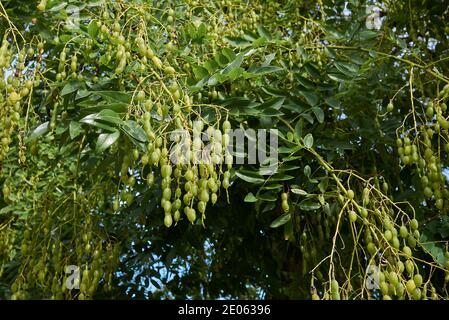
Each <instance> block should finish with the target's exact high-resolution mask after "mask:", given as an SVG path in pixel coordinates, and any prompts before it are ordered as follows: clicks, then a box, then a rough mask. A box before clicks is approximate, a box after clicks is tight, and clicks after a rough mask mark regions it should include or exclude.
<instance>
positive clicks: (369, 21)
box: [365, 6, 382, 30]
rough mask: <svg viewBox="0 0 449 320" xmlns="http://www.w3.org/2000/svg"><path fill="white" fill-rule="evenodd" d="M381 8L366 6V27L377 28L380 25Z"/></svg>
mask: <svg viewBox="0 0 449 320" xmlns="http://www.w3.org/2000/svg"><path fill="white" fill-rule="evenodd" d="M381 11H382V10H381V8H380V7H378V6H367V7H366V14H367V15H368V16H367V17H366V22H365V25H366V28H367V29H370V30H371V29H375V30H379V29H380V28H381V27H382V18H381V17H380V13H381Z"/></svg>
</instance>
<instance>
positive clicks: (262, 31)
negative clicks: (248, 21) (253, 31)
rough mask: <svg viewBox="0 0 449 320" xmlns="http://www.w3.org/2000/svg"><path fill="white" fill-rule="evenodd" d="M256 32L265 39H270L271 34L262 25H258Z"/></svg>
mask: <svg viewBox="0 0 449 320" xmlns="http://www.w3.org/2000/svg"><path fill="white" fill-rule="evenodd" d="M257 32H258V33H259V35H260V36H261V37H263V38H265V39H267V40H268V41H271V39H272V38H271V34H270V32H269V31H268V30H267V29H266V28H265V27H264V26H262V25H259V26H258V27H257Z"/></svg>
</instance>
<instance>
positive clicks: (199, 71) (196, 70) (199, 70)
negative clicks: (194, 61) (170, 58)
mask: <svg viewBox="0 0 449 320" xmlns="http://www.w3.org/2000/svg"><path fill="white" fill-rule="evenodd" d="M192 69H193V74H194V75H195V79H196V80H201V79H203V78H205V77H207V76H208V75H209V72H208V71H207V69H206V68H203V67H201V66H195V65H194V66H192Z"/></svg>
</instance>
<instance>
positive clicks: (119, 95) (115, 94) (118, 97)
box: [95, 91, 132, 104]
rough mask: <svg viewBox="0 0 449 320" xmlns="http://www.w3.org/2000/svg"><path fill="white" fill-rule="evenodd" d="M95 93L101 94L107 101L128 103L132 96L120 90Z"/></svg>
mask: <svg viewBox="0 0 449 320" xmlns="http://www.w3.org/2000/svg"><path fill="white" fill-rule="evenodd" d="M95 94H96V95H99V96H101V97H102V98H103V99H105V100H107V101H109V102H115V103H117V102H118V103H126V104H129V103H130V102H131V98H132V96H131V95H130V94H129V93H126V92H121V91H96V92H95Z"/></svg>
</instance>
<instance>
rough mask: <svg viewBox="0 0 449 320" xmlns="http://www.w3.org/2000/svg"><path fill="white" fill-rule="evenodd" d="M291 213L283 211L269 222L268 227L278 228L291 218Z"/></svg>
mask: <svg viewBox="0 0 449 320" xmlns="http://www.w3.org/2000/svg"><path fill="white" fill-rule="evenodd" d="M291 217H292V216H291V214H290V213H287V212H286V213H284V214H283V215H281V216H279V217H277V218H276V219H275V220H274V221H273V222H272V223H271V224H270V227H271V228H278V227H280V226H282V225H284V224H286V223H287V222H289V221H290V219H291Z"/></svg>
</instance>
